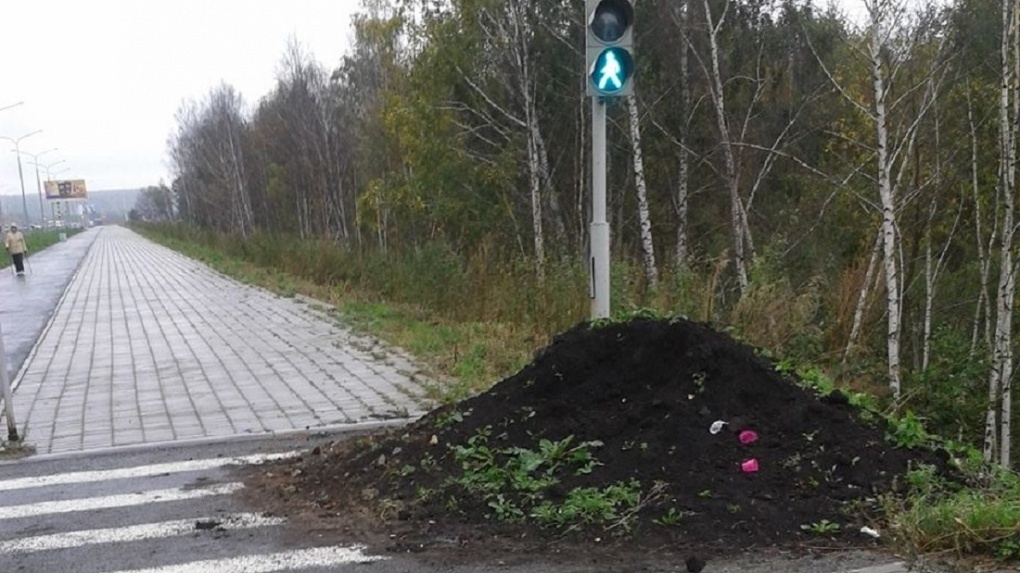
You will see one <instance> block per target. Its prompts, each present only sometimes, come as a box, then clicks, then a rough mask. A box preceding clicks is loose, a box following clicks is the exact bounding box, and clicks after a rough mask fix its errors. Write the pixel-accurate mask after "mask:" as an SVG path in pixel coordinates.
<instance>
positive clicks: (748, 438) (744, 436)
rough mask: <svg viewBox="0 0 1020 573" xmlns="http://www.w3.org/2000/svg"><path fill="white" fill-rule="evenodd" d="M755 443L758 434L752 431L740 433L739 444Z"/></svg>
mask: <svg viewBox="0 0 1020 573" xmlns="http://www.w3.org/2000/svg"><path fill="white" fill-rule="evenodd" d="M757 441H758V432H755V431H754V430H744V431H743V432H740V443H741V444H744V445H747V444H753V443H754V442H757Z"/></svg>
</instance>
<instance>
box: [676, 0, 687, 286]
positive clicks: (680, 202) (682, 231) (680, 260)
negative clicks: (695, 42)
mask: <svg viewBox="0 0 1020 573" xmlns="http://www.w3.org/2000/svg"><path fill="white" fill-rule="evenodd" d="M677 12H678V18H677V20H678V22H679V24H680V34H681V36H683V37H684V40H683V41H681V42H680V105H681V108H682V110H683V116H682V117H683V118H684V124H683V125H682V126H681V128H680V158H679V161H680V166H679V167H680V173H679V178H680V180H679V181H678V182H677V188H676V197H675V199H674V205H673V208H674V209H675V211H676V265H677V268H684V267H686V266H687V258H688V256H689V251H690V246H689V245H688V242H687V211H688V206H689V200H690V199H689V194H690V190H689V187H688V185H689V184H690V182H689V177H690V152H688V150H687V128H688V122H687V117H688V114H689V113H690V109H691V82H690V61H689V59H688V58H690V50H691V48H690V45H689V44H688V43H687V41H686V36H687V31H688V27H689V22H690V10H689V9H688V6H687V0H683V1H682V3H681V4H680V6H678V7H677Z"/></svg>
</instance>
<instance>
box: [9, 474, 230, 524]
mask: <svg viewBox="0 0 1020 573" xmlns="http://www.w3.org/2000/svg"><path fill="white" fill-rule="evenodd" d="M243 487H244V484H242V483H239V482H231V483H225V484H218V485H213V486H210V487H205V488H196V489H180V488H175V489H158V490H152V491H145V492H140V493H128V494H123V495H109V496H105V497H89V498H84V499H68V500H61V501H43V502H40V503H29V504H24V505H11V506H7V507H0V519H17V518H21V517H34V516H39V515H45V514H53V513H70V512H72V511H91V510H94V509H108V508H113V507H129V506H132V505H143V504H147V503H159V502H166V501H181V500H188V499H199V498H203V497H209V496H213V495H227V494H231V493H234V492H235V491H237V490H239V489H241V488H243Z"/></svg>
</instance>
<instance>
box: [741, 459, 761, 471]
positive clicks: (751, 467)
mask: <svg viewBox="0 0 1020 573" xmlns="http://www.w3.org/2000/svg"><path fill="white" fill-rule="evenodd" d="M740 469H741V470H743V472H744V473H745V474H753V473H754V472H756V471H758V460H756V459H754V458H751V459H749V460H744V461H743V462H741V464H740Z"/></svg>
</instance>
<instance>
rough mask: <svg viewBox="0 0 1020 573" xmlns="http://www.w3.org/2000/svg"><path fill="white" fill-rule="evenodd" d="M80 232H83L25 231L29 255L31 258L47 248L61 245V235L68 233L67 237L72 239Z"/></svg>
mask: <svg viewBox="0 0 1020 573" xmlns="http://www.w3.org/2000/svg"><path fill="white" fill-rule="evenodd" d="M80 232H82V229H59V230H57V229H46V230H43V229H27V230H25V231H24V235H25V246H26V247H27V248H28V253H29V255H30V256H31V255H32V254H33V253H38V252H39V251H41V250H43V249H45V248H47V247H52V246H53V245H55V244H57V243H59V242H60V234H61V233H66V236H67V237H72V236H74V235H77V234H78V233H80Z"/></svg>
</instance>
